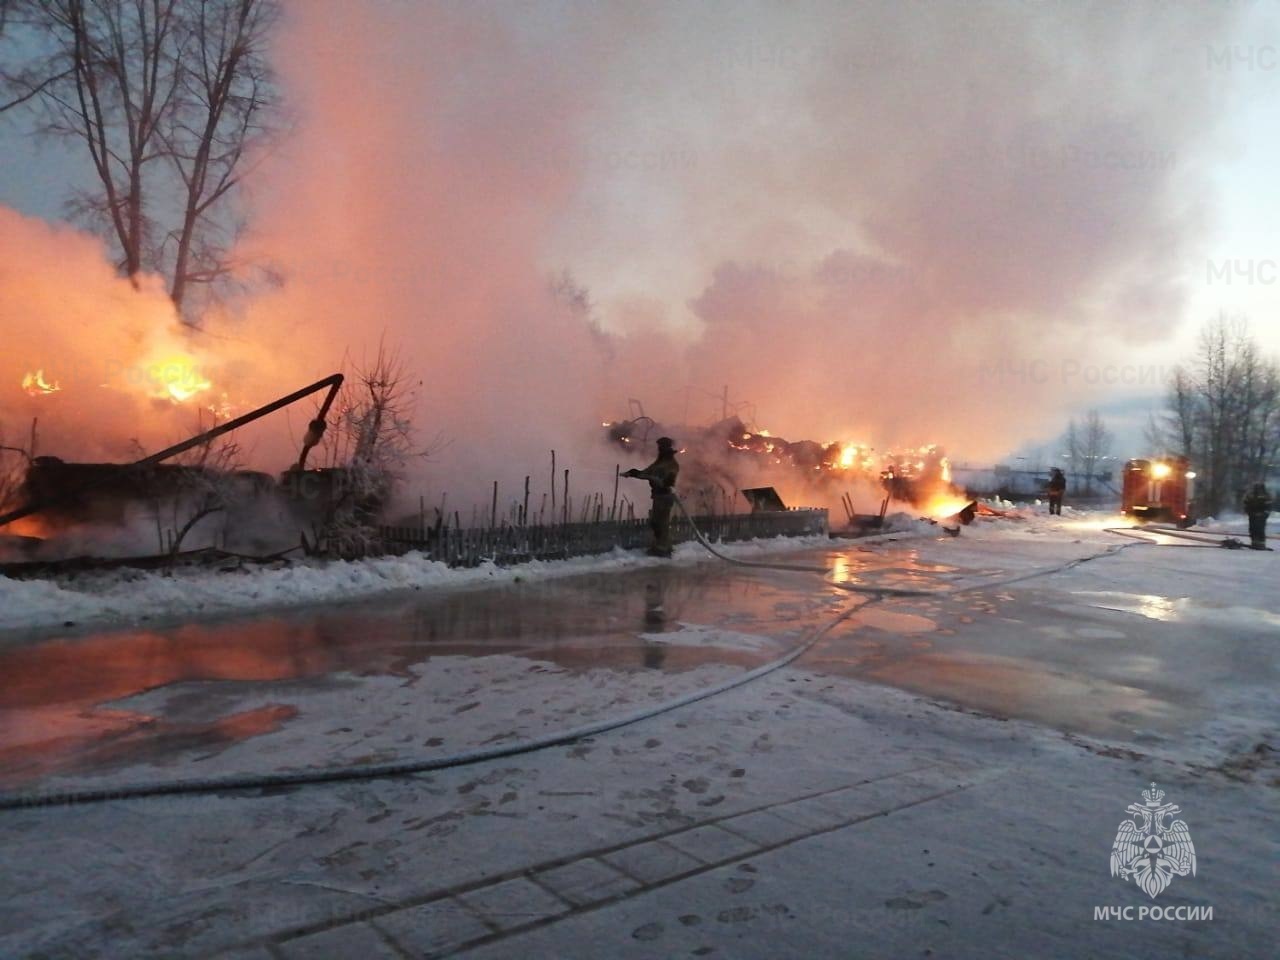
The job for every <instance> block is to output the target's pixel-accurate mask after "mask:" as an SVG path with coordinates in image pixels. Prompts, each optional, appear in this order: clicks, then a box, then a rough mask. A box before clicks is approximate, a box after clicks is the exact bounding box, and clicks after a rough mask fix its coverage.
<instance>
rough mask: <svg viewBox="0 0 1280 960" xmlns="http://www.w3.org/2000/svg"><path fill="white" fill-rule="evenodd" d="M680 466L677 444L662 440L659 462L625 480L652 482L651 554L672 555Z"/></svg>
mask: <svg viewBox="0 0 1280 960" xmlns="http://www.w3.org/2000/svg"><path fill="white" fill-rule="evenodd" d="M679 473H680V464H679V463H677V462H676V445H675V441H673V440H672V439H671V438H670V437H659V438H658V459H657V460H655V461H653V463H651V464H649V465H648V466H647V467H645V468H644V469H643V470H635V469H631V470H628V471H627V472H626V473H624V474H623V476H624V477H634V478H635V479H637V480H648V481H649V492H650V493H651V494H652V495H653V506H652V507H651V508H650V510H649V529H650V530H651V531H653V545H652V546H650V547H649V555H650V556H653V557H669V556H671V511H672V509H673V508H674V507H675V505H676V493H675V489H676V477H677V476H678V475H679Z"/></svg>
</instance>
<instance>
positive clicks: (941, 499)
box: [920, 493, 972, 520]
mask: <svg viewBox="0 0 1280 960" xmlns="http://www.w3.org/2000/svg"><path fill="white" fill-rule="evenodd" d="M970 503H972V500H970V499H969V498H968V497H961V496H957V495H956V494H954V493H938V494H934V495H933V496H932V497H930V498H929V499H928V500H926V501H925V502H924V505H923V506H922V507H921V508H920V512H921V514H922V515H923V516H926V517H930V518H931V519H934V520H940V519H943V518H945V517H954V516H955V515H956V514H957V513H959V512H960V511H961V510H963V509H964V508H965V507H967V506H968V505H969V504H970Z"/></svg>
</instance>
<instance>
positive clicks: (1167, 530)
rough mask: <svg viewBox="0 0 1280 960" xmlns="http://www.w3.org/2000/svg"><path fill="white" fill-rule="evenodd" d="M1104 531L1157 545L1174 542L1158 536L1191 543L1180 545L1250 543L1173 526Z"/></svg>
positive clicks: (1239, 545)
mask: <svg viewBox="0 0 1280 960" xmlns="http://www.w3.org/2000/svg"><path fill="white" fill-rule="evenodd" d="M1103 532H1104V533H1110V534H1114V535H1115V536H1117V537H1128V538H1129V539H1131V540H1136V541H1137V542H1139V543H1151V544H1155V545H1156V546H1161V547H1163V546H1172V544H1168V543H1162V542H1161V541H1160V540H1158V539H1156V537H1173V538H1175V539H1178V540H1187V541H1190V542H1189V543H1185V544H1178V546H1186V547H1213V548H1215V549H1220V548H1224V547H1225V548H1226V549H1228V550H1239V549H1242V548H1244V547H1246V546H1248V544H1246V543H1244V542H1243V541H1241V540H1239V539H1237V538H1236V537H1234V536H1232V535H1230V534H1224V533H1211V532H1209V531H1207V530H1176V529H1174V528H1172V527H1106V528H1104V529H1103ZM1149 534H1155V535H1156V536H1149Z"/></svg>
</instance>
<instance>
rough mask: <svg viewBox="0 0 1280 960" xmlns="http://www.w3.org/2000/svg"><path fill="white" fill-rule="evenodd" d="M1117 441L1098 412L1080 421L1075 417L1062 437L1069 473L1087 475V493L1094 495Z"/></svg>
mask: <svg viewBox="0 0 1280 960" xmlns="http://www.w3.org/2000/svg"><path fill="white" fill-rule="evenodd" d="M1113 439H1114V435H1113V434H1112V433H1111V431H1110V430H1109V429H1108V428H1107V425H1106V423H1104V422H1103V419H1102V417H1101V416H1100V415H1099V414H1098V411H1097V410H1090V411H1089V412H1088V413H1087V414H1085V416H1084V419H1083V420H1081V421H1080V422H1077V421H1076V420H1075V418H1074V417H1073V418H1072V419H1071V421H1070V423H1068V424H1067V432H1066V433H1065V434H1063V437H1062V446H1063V448H1064V456H1065V457H1066V460H1067V464H1068V467H1067V471H1068V473H1071V474H1075V475H1077V476H1078V475H1080V474H1083V475H1084V492H1085V493H1086V494H1092V493H1093V483H1094V481H1095V480H1096V479H1097V478H1098V473H1099V469H1098V468H1099V465H1100V464H1101V463H1102V461H1103V460H1104V459H1106V458H1107V457H1108V456H1109V455H1110V454H1111V444H1112V441H1113Z"/></svg>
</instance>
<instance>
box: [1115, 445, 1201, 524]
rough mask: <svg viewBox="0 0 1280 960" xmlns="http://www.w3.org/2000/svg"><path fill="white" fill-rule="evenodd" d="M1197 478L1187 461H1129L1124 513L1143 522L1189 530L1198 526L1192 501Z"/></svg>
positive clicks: (1126, 466)
mask: <svg viewBox="0 0 1280 960" xmlns="http://www.w3.org/2000/svg"><path fill="white" fill-rule="evenodd" d="M1195 478H1196V474H1195V471H1194V470H1192V469H1191V464H1190V463H1189V462H1188V460H1187V458H1186V457H1161V458H1160V459H1158V460H1130V461H1129V462H1128V463H1126V464H1125V465H1124V492H1123V495H1124V503H1123V506H1122V507H1121V509H1122V511H1123V512H1124V513H1125V514H1126V515H1127V516H1130V517H1133V518H1134V519H1135V520H1139V521H1142V522H1147V521H1155V520H1163V521H1167V522H1171V523H1176V524H1177V525H1178V526H1180V527H1189V526H1191V525H1192V524H1194V523H1195V522H1196V518H1195V515H1194V512H1193V510H1192V507H1193V503H1192V499H1191V485H1192V481H1193V480H1195Z"/></svg>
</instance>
